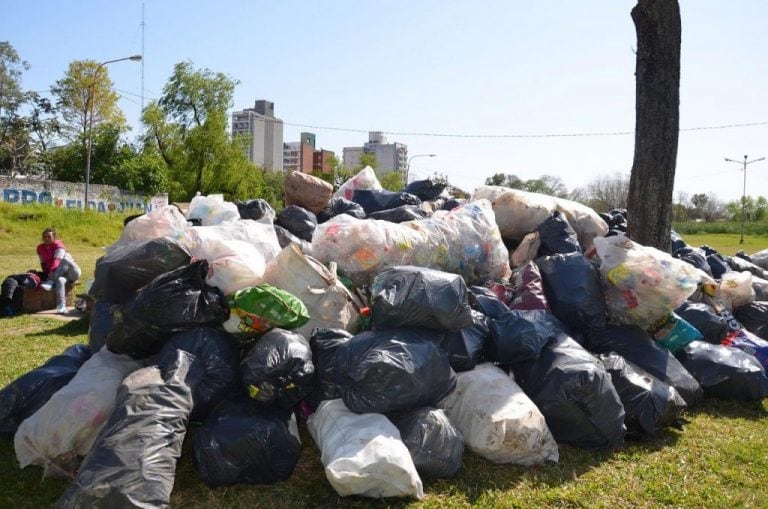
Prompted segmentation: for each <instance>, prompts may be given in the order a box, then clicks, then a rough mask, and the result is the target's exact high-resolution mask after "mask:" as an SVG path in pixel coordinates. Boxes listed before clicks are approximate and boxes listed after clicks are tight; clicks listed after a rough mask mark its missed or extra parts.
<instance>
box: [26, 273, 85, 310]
mask: <svg viewBox="0 0 768 509" xmlns="http://www.w3.org/2000/svg"><path fill="white" fill-rule="evenodd" d="M79 284H80V283H79V282H78V281H75V283H74V284H71V283H67V286H66V287H65V292H64V302H65V303H66V305H67V307H70V308H71V307H72V306H74V304H75V292H74V288H75V287H76V286H78V285H79ZM20 290H22V294H21V309H22V311H24V312H26V313H37V312H38V311H45V310H48V309H56V290H54V289H53V288H52V289H51V290H50V291H46V290H43V289H42V288H34V289H29V288H24V289H21V288H20Z"/></svg>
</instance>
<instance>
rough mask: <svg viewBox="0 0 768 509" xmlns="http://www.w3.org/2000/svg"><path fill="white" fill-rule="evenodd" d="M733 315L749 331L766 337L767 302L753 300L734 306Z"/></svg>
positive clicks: (767, 325) (767, 322) (767, 320)
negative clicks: (743, 304) (744, 304)
mask: <svg viewBox="0 0 768 509" xmlns="http://www.w3.org/2000/svg"><path fill="white" fill-rule="evenodd" d="M733 315H734V316H735V317H736V319H737V320H738V321H739V322H741V324H742V325H743V326H744V328H745V329H747V330H748V331H749V332H751V333H752V334H754V335H756V336H758V337H760V338H763V339H768V302H764V301H763V302H761V301H753V302H752V303H750V304H747V305H746V306H741V307H738V308H736V309H735V310H734V312H733Z"/></svg>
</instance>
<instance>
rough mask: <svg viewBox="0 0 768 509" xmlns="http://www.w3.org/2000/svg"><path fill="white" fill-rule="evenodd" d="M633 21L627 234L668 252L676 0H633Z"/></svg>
mask: <svg viewBox="0 0 768 509" xmlns="http://www.w3.org/2000/svg"><path fill="white" fill-rule="evenodd" d="M632 20H633V22H634V24H635V30H636V32H637V57H636V62H635V80H636V81H635V154H634V160H633V163H632V173H631V176H630V179H629V197H628V204H627V205H628V206H627V209H628V215H629V218H628V234H629V236H630V237H631V238H632V239H633V240H636V241H637V242H639V243H641V244H644V245H648V246H652V247H656V248H658V249H661V250H664V251H668V250H669V246H670V237H669V234H670V231H671V228H672V193H673V187H674V182H675V166H676V163H677V141H678V135H679V130H680V40H681V23H680V6H679V5H678V2H677V0H638V2H637V5H635V7H634V8H633V9H632Z"/></svg>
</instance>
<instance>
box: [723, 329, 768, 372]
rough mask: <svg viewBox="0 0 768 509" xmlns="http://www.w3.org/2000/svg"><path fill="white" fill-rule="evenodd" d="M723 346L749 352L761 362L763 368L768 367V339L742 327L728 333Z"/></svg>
mask: <svg viewBox="0 0 768 509" xmlns="http://www.w3.org/2000/svg"><path fill="white" fill-rule="evenodd" d="M723 346H727V347H730V348H737V349H739V350H741V351H743V352H746V353H748V354H749V355H751V356H753V357H754V358H755V359H757V360H758V361H759V362H760V365H761V366H763V369H768V341H767V340H765V339H762V338H760V337H759V336H756V335H754V334H752V333H751V332H749V331H748V330H746V329H741V330H738V331H735V332H732V333H730V334H728V337H727V338H725V339H724V340H723Z"/></svg>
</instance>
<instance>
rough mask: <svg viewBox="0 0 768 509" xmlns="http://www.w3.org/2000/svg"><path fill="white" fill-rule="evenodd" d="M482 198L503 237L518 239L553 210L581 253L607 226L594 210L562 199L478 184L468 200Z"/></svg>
mask: <svg viewBox="0 0 768 509" xmlns="http://www.w3.org/2000/svg"><path fill="white" fill-rule="evenodd" d="M483 198H484V199H487V200H489V201H490V202H491V205H492V206H493V211H494V213H495V214H496V222H497V223H498V225H499V229H500V230H501V235H502V236H503V237H504V238H505V239H507V238H508V239H512V240H516V241H520V240H522V239H523V237H525V235H527V234H528V233H530V232H532V231H534V230H535V229H536V227H537V226H538V225H539V224H541V223H542V222H543V221H544V220H545V219H547V218H548V217H549V216H551V215H552V213H553V212H554V211H556V210H558V211H560V212H562V213H563V214H564V215H565V217H566V219H567V220H568V223H569V224H570V225H571V227H572V228H573V229H574V231H575V232H576V235H577V236H578V237H579V244H581V246H582V248H583V249H584V251H585V252H586V251H589V250H590V249H591V248H592V242H593V239H594V238H595V237H599V236H603V235H605V234H606V233H608V225H607V224H606V223H605V221H603V219H602V218H601V217H600V215H599V214H598V213H597V212H595V211H594V210H592V209H591V208H589V207H587V206H586V205H582V204H581V203H577V202H575V201H571V200H566V199H565V198H556V197H554V196H548V195H546V194H540V193H529V192H527V191H521V190H519V189H511V188H508V187H501V186H480V187H478V188H477V189H476V190H475V193H474V194H473V195H472V199H473V200H479V199H483Z"/></svg>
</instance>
